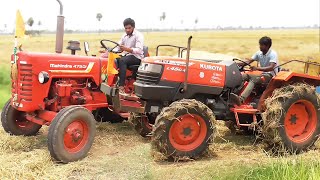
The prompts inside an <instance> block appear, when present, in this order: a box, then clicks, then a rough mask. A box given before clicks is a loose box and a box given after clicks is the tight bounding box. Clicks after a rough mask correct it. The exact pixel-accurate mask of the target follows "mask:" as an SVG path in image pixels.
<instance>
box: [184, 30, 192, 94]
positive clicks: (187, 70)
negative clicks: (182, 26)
mask: <svg viewBox="0 0 320 180" xmlns="http://www.w3.org/2000/svg"><path fill="white" fill-rule="evenodd" d="M191 39H192V36H190V37H189V38H188V46H187V57H186V58H187V59H186V61H187V62H186V72H185V76H184V85H183V92H186V91H187V87H188V73H189V61H190V48H191Z"/></svg>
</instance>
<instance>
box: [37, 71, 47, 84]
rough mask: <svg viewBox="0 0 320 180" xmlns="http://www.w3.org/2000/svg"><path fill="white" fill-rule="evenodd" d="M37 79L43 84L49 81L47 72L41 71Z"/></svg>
mask: <svg viewBox="0 0 320 180" xmlns="http://www.w3.org/2000/svg"><path fill="white" fill-rule="evenodd" d="M38 81H39V83H41V84H44V83H46V82H48V81H49V74H48V73H47V72H44V71H41V72H40V73H39V75H38Z"/></svg>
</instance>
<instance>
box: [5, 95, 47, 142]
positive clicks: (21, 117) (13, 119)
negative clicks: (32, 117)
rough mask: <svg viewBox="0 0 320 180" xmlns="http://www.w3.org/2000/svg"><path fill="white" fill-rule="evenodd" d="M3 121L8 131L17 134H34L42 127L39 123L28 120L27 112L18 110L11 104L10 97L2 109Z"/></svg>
mask: <svg viewBox="0 0 320 180" xmlns="http://www.w3.org/2000/svg"><path fill="white" fill-rule="evenodd" d="M1 123H2V127H3V129H4V130H5V131H6V132H7V133H9V134H11V135H16V136H21V135H24V136H34V135H36V134H37V133H38V132H39V130H40V128H41V127H42V126H41V125H39V124H36V123H33V122H31V121H28V120H27V119H26V117H25V112H22V111H18V110H16V109H15V108H14V107H12V106H11V100H10V99H9V100H8V101H7V103H6V104H5V105H4V107H3V109H2V113H1Z"/></svg>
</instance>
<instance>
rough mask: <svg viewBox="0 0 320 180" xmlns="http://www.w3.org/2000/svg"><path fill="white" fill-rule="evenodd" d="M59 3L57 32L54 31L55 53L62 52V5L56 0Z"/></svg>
mask: <svg viewBox="0 0 320 180" xmlns="http://www.w3.org/2000/svg"><path fill="white" fill-rule="evenodd" d="M57 1H58V3H59V5H60V14H59V15H58V16H57V32H56V53H62V48H63V35H64V16H63V15H62V14H63V6H62V3H61V1H60V0H57Z"/></svg>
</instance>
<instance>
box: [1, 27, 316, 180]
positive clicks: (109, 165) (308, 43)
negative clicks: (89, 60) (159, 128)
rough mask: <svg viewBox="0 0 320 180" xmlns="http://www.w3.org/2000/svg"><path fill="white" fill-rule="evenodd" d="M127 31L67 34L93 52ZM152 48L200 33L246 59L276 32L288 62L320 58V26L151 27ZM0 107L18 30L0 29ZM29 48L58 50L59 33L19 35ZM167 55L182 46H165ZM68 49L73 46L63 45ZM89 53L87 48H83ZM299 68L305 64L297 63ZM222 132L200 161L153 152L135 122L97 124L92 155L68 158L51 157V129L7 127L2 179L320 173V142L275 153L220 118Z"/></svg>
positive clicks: (200, 46)
mask: <svg viewBox="0 0 320 180" xmlns="http://www.w3.org/2000/svg"><path fill="white" fill-rule="evenodd" d="M120 35H121V34H119V33H113V34H101V35H97V34H88V35H87V34H67V35H65V43H64V47H66V45H67V42H68V41H69V40H79V41H81V42H83V41H88V42H89V43H90V49H91V52H90V54H98V50H99V49H100V48H99V47H100V45H99V40H100V39H103V38H105V39H112V40H118V39H119V37H120ZM144 35H145V44H146V45H148V46H149V50H150V54H151V55H154V54H155V47H156V46H157V45H158V44H175V45H181V46H186V42H187V38H188V36H189V35H193V41H192V50H198V51H208V52H213V53H223V54H229V55H233V56H237V57H240V58H244V57H250V56H251V55H252V54H253V53H254V52H256V51H257V50H258V39H259V38H260V37H261V36H264V35H267V36H270V37H271V38H272V39H273V49H275V50H276V51H277V52H278V54H279V59H280V61H281V62H286V61H288V60H290V59H302V60H308V59H309V60H312V61H316V62H320V50H319V48H320V47H319V31H318V30H261V31H260V30H259V31H212V32H163V33H162V32H157V33H154V32H150V33H144ZM0 38H1V40H0V47H1V50H0V107H2V106H3V104H4V103H5V101H6V100H7V99H8V98H9V97H10V88H9V87H10V72H9V69H10V63H9V61H10V54H11V53H12V49H13V38H12V36H0ZM20 42H21V43H22V44H23V49H24V51H31V52H34V51H35V52H54V45H55V36H54V35H42V36H40V37H31V38H25V39H22V40H20ZM162 52H163V54H165V55H176V54H175V53H176V51H173V50H169V49H165V50H164V51H162ZM64 53H69V52H68V50H64ZM80 54H84V52H83V51H82V52H80ZM288 68H290V69H291V70H293V71H301V70H303V67H302V66H301V65H300V66H299V65H298V64H292V65H291V66H290V67H288ZM218 129H219V134H218V136H217V137H216V139H215V143H214V144H213V145H212V146H210V151H209V153H208V155H207V156H206V157H204V158H202V159H200V160H197V161H188V162H167V161H161V160H160V159H157V158H155V157H153V156H154V153H153V152H152V150H151V146H150V143H149V140H148V139H144V138H141V137H139V136H138V135H137V134H136V133H135V131H134V129H133V128H132V127H131V126H130V124H129V123H121V124H108V123H101V124H98V131H97V135H96V138H95V142H94V145H93V147H92V149H91V151H90V152H89V155H88V157H86V158H85V159H84V160H82V161H79V162H73V163H70V164H67V165H62V164H56V163H54V162H52V160H51V158H50V155H49V152H48V150H47V133H48V128H47V127H44V128H42V129H41V131H40V134H39V135H38V136H35V137H14V136H9V135H8V134H6V133H5V132H4V131H3V129H2V128H0V177H1V179H40V178H44V179H227V180H229V179H272V180H273V179H274V180H278V179H290V180H291V179H294V180H304V179H305V180H309V179H311V180H313V179H320V156H319V155H320V151H319V147H320V144H319V143H317V144H316V147H315V149H313V150H311V151H309V152H306V153H302V154H300V155H295V156H288V157H278V158H275V157H269V156H268V155H266V154H265V153H264V151H263V149H262V147H261V144H260V143H259V142H255V138H254V137H251V136H244V135H233V134H231V133H230V132H229V130H228V129H227V128H226V127H224V126H223V124H219V128H218Z"/></svg>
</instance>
